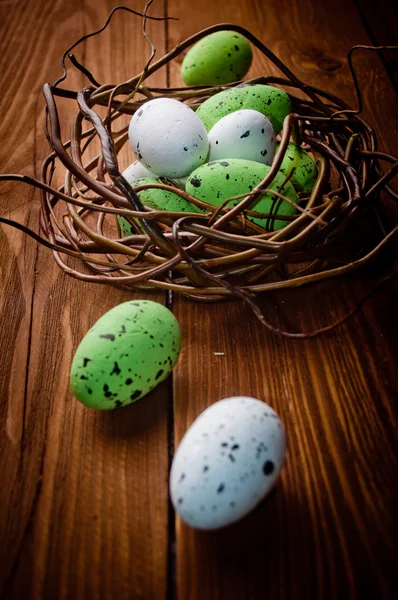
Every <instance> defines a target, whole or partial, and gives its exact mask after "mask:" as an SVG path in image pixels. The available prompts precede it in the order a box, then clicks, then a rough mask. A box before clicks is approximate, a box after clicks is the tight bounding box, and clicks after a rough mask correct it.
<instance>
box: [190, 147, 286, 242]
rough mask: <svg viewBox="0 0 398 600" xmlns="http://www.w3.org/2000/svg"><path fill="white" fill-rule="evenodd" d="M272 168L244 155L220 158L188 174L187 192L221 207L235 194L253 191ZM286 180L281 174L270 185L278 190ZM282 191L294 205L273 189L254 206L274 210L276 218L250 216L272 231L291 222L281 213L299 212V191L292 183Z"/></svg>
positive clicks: (260, 197)
mask: <svg viewBox="0 0 398 600" xmlns="http://www.w3.org/2000/svg"><path fill="white" fill-rule="evenodd" d="M269 170H270V167H269V166H267V165H264V164H261V163H258V162H254V161H251V160H244V159H241V158H231V159H226V160H216V161H213V162H209V163H207V164H205V165H202V166H201V167H199V168H198V169H196V170H195V171H194V172H193V173H191V175H190V176H189V177H188V181H187V185H186V191H187V192H188V193H189V194H191V195H192V196H194V197H195V198H198V199H199V200H203V201H204V202H207V203H208V204H212V205H213V206H219V205H220V204H221V203H222V202H223V201H224V200H226V199H227V198H230V197H231V196H237V195H240V194H248V193H249V192H251V191H252V190H253V189H254V188H255V187H256V186H257V185H258V184H259V183H260V182H261V181H262V180H263V179H264V177H265V176H266V175H267V173H268V172H269ZM284 179H285V176H284V175H283V174H281V173H278V174H277V175H276V177H275V178H274V180H273V181H272V183H271V184H270V185H268V188H269V189H273V190H276V191H278V190H279V188H280V186H282V184H283V181H284ZM280 193H281V194H283V195H284V196H286V197H287V198H288V199H289V200H291V201H292V202H293V203H294V204H293V206H292V205H291V204H289V203H288V202H286V201H283V200H281V199H280V198H277V197H276V196H274V195H273V194H272V193H271V192H267V193H263V194H261V195H260V196H259V198H258V199H257V200H255V201H254V202H252V204H251V205H250V209H251V210H255V211H258V212H263V213H267V214H270V213H272V217H264V218H260V217H251V216H248V217H247V218H248V219H250V220H251V221H253V222H254V223H256V224H257V225H260V227H264V228H265V229H267V230H268V231H274V230H276V229H281V228H282V227H284V226H285V225H287V223H288V221H284V220H281V219H277V218H275V217H276V216H277V215H287V216H291V215H294V214H295V213H296V207H295V203H296V202H297V194H296V192H295V189H294V187H293V186H292V184H291V183H290V182H287V183H286V184H285V185H284V186H283V188H282V189H281V190H280ZM240 201H241V200H232V201H231V202H230V203H228V205H229V206H234V205H236V204H238V203H239V202H240Z"/></svg>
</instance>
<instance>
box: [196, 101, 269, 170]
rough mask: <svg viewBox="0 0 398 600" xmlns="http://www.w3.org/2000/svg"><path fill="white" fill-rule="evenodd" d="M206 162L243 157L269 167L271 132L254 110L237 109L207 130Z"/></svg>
mask: <svg viewBox="0 0 398 600" xmlns="http://www.w3.org/2000/svg"><path fill="white" fill-rule="evenodd" d="M208 137H209V145H210V152H209V161H213V160H217V159H220V158H245V159H246V160H255V161H257V162H261V163H264V164H266V165H270V164H271V163H272V160H273V158H274V155H275V145H276V142H275V132H274V129H273V127H272V125H271V122H270V120H269V119H267V117H265V116H264V115H263V114H261V113H260V112H258V111H257V110H251V109H247V108H246V109H244V110H237V111H236V112H233V113H230V114H229V115H226V116H225V117H222V119H220V120H219V121H217V123H216V124H215V125H214V126H213V127H212V128H211V129H210V131H209V136H208Z"/></svg>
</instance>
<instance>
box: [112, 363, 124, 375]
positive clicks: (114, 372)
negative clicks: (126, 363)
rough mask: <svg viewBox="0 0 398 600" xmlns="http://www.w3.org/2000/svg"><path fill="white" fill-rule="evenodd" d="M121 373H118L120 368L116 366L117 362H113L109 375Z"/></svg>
mask: <svg viewBox="0 0 398 600" xmlns="http://www.w3.org/2000/svg"><path fill="white" fill-rule="evenodd" d="M120 373H121V371H120V367H119V365H118V363H117V362H115V364H114V365H113V369H112V371H111V373H110V374H111V375H120Z"/></svg>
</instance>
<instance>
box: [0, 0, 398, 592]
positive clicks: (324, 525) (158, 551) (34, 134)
mask: <svg viewBox="0 0 398 600" xmlns="http://www.w3.org/2000/svg"><path fill="white" fill-rule="evenodd" d="M116 4H117V0H84V1H83V0H79V1H78V0H69V1H68V2H66V0H54V1H52V2H47V1H46V0H35V1H33V0H31V2H28V1H24V0H0V22H1V23H2V33H1V36H0V61H1V63H0V85H1V88H0V102H1V104H0V107H1V108H0V115H1V119H0V130H1V133H0V139H1V143H0V170H1V172H3V173H5V172H22V173H27V174H36V175H37V174H38V173H39V172H40V166H41V161H42V159H43V158H44V156H45V155H46V153H47V143H46V140H45V135H44V128H43V106H44V100H43V97H42V94H41V87H42V84H43V83H44V82H46V81H50V82H53V81H54V80H55V79H56V78H57V77H58V76H59V74H60V57H61V55H62V52H63V51H64V50H65V49H66V47H67V46H68V45H69V44H71V43H72V42H73V41H75V40H76V39H77V38H78V37H79V36H81V35H83V34H84V33H87V32H90V31H92V30H94V29H97V28H98V27H99V26H101V25H102V23H103V22H104V21H105V18H106V16H107V14H108V13H109V11H110V10H111V8H113V7H114V6H115V5H116ZM126 4H128V6H130V7H132V8H136V9H139V10H142V9H143V5H144V2H139V1H138V0H131V1H128V0H126ZM393 4H394V3H393V2H392V0H391V2H389V1H387V0H382V1H381V2H378V3H377V4H376V3H375V2H370V1H369V0H333V1H330V2H319V0H305V1H304V0H289V1H288V0H267V1H266V2H265V1H261V0H229V2H228V3H224V2H215V1H210V0H201V1H200V2H195V3H193V2H186V1H185V0H164V1H163V0H162V1H155V2H154V4H153V6H152V7H151V9H150V10H151V12H150V14H152V15H158V16H162V15H165V14H168V15H171V16H177V17H179V19H180V20H179V21H169V22H168V23H167V24H166V23H165V22H160V23H155V22H150V23H149V26H148V31H149V34H150V36H151V38H152V40H153V42H154V43H155V45H156V47H157V49H158V55H159V56H161V55H162V54H163V53H164V52H165V50H166V49H171V48H172V47H173V46H174V45H175V44H176V43H178V42H180V41H182V40H183V39H185V38H186V37H187V36H188V35H190V34H192V33H194V32H196V31H198V30H199V29H202V28H203V27H205V26H209V25H211V24H214V23H217V22H222V21H224V22H225V21H230V22H233V23H237V24H241V25H243V26H245V27H247V28H248V29H250V30H251V31H252V32H253V33H254V34H255V35H257V36H258V37H259V38H260V39H261V40H263V41H264V42H265V43H266V44H267V45H269V46H270V47H271V49H272V50H273V51H274V52H276V54H277V55H279V57H280V58H281V59H282V60H283V61H285V62H286V64H287V65H288V66H289V67H290V68H291V69H292V70H293V71H294V72H295V73H297V75H298V76H299V77H300V78H302V79H304V80H306V81H308V82H310V83H312V84H314V85H316V86H319V87H322V88H325V89H327V90H329V91H331V92H335V93H337V94H338V95H340V96H341V97H342V98H343V99H344V100H346V101H347V102H349V103H352V104H353V105H355V104H356V100H355V94H354V89H353V85H352V82H351V79H350V74H349V69H348V66H347V62H346V54H347V52H348V50H349V49H350V47H351V46H352V45H354V44H369V43H374V44H383V43H384V44H386V43H387V44H392V43H397V41H398V36H397V34H396V25H397V14H396V11H395V10H394V8H393ZM140 26H141V25H140V20H139V19H138V18H136V17H133V16H127V15H126V14H117V15H116V16H115V18H114V20H113V24H112V26H111V27H110V29H109V30H108V31H107V32H105V33H104V34H103V35H102V36H101V37H100V38H95V39H92V40H90V41H88V42H87V43H85V44H84V45H83V46H82V48H81V49H80V50H78V51H77V56H78V58H79V60H81V62H83V64H85V65H87V66H88V68H90V70H91V71H92V72H93V73H94V74H95V76H96V77H97V78H98V79H99V80H100V81H101V82H106V81H113V82H115V83H116V82H118V81H121V80H124V79H126V78H127V77H129V76H131V75H133V74H135V73H137V72H138V71H139V70H140V69H141V68H142V65H143V61H144V57H145V56H147V52H148V49H147V47H146V46H145V45H144V43H143V41H142V37H141V33H140ZM354 60H355V66H356V70H357V72H358V77H359V82H360V86H361V90H362V93H363V97H364V104H365V109H364V115H365V117H366V118H367V119H368V120H369V121H370V123H371V124H372V125H373V126H374V127H375V129H376V131H377V133H378V135H379V139H380V148H381V149H384V150H386V151H389V152H392V153H395V154H396V155H397V154H398V120H397V113H398V110H397V109H398V103H397V96H396V89H397V87H398V76H397V64H398V54H397V53H395V54H394V53H393V52H385V53H383V55H382V56H379V55H377V54H376V53H366V52H363V51H361V52H359V53H358V54H357V55H356V56H355V59H354ZM70 71H71V75H70V80H69V86H70V87H72V88H74V89H79V88H81V87H83V86H84V85H85V83H86V82H85V81H84V79H83V77H82V75H81V74H79V73H76V72H73V71H74V70H73V67H71V68H70ZM271 72H272V73H274V72H275V71H274V69H273V68H272V67H270V65H269V64H268V62H267V61H266V60H265V59H264V58H263V57H261V56H259V55H258V54H257V53H256V55H255V60H254V63H253V66H252V68H251V71H250V75H253V76H254V75H260V74H268V73H271ZM153 81H154V82H156V83H157V84H159V85H166V84H168V83H169V84H170V85H178V84H180V83H181V80H180V75H179V63H178V62H176V63H175V64H174V65H172V66H171V68H170V69H169V70H168V71H166V70H164V71H161V72H159V73H157V74H156V75H155V77H154V80H153ZM60 112H61V115H62V125H63V137H64V139H67V138H68V137H69V131H68V128H69V123H70V118H71V114H72V112H71V107H70V102H62V101H61V102H60ZM123 160H125V166H127V162H128V157H127V154H126V155H125V157H124V159H123ZM38 209H39V195H38V193H36V192H34V191H33V190H32V189H31V188H29V187H26V186H24V185H21V184H15V183H2V184H0V213H1V214H2V215H3V216H8V217H10V218H13V219H16V220H19V221H20V222H21V223H25V224H27V225H28V226H29V227H31V228H33V229H35V230H37V229H38ZM392 214H393V211H391V205H390V204H389V203H387V202H386V205H385V214H384V219H385V222H386V225H387V227H390V228H391V226H392V223H391V221H392V218H393V217H392V216H391V215H392ZM396 250H397V244H396V243H394V242H391V243H390V244H389V245H388V247H386V248H385V250H384V251H383V252H382V253H381V254H380V256H379V258H378V259H377V260H376V261H374V262H373V263H372V264H371V265H369V267H367V268H366V269H363V270H362V271H360V272H357V273H355V274H353V275H351V276H349V277H347V278H345V279H344V280H334V281H331V282H327V283H323V284H321V285H317V286H313V287H312V288H308V289H307V288H302V289H300V290H297V291H294V292H293V291H291V292H283V293H282V292H278V293H270V294H268V295H267V296H266V297H265V298H264V309H265V311H266V314H267V316H268V318H269V319H270V320H271V321H272V322H273V323H274V324H279V325H281V324H283V325H284V326H285V327H287V328H292V329H297V330H300V329H310V328H313V327H316V326H321V325H326V324H328V323H329V322H330V321H331V320H334V319H336V318H338V317H339V316H341V315H343V314H344V313H345V312H346V311H347V310H348V309H349V308H351V306H352V305H353V304H354V303H355V301H356V300H358V299H359V298H360V297H361V296H362V295H363V294H364V293H365V292H366V291H367V290H368V289H370V288H371V287H372V286H373V285H374V284H375V283H376V282H377V281H378V279H379V278H380V277H382V276H383V275H385V274H386V273H388V272H391V270H392V269H394V268H395V269H396V268H397V262H398V261H397V260H396V258H395V256H396ZM0 286H1V295H0V336H1V341H0V348H1V350H0V400H1V401H0V598H1V600H11V599H12V600H14V599H18V600H19V599H23V600H27V599H31V598H34V599H36V598H37V599H40V598H44V599H73V600H74V599H76V600H80V599H84V600H91V599H93V600H96V599H118V600H127V599H141V600H152V599H154V600H162V599H166V598H167V599H170V600H171V599H174V598H178V599H179V600H199V599H200V600H226V599H231V600H247V599H248V600H257V599H259V600H260V599H266V598H270V599H277V598H278V599H298V600H310V599H317V600H318V599H319V600H321V599H322V600H325V599H336V600H337V599H339V600H344V599H346V598H350V599H351V598H353V599H354V598H358V599H362V598H372V599H374V600H378V599H390V598H393V597H395V596H394V590H396V583H397V582H396V581H395V573H396V572H397V554H396V539H397V535H396V534H397V528H396V524H397V521H396V518H395V509H396V506H397V495H396V490H397V463H396V460H395V455H394V451H395V450H396V444H395V442H396V421H395V420H394V403H395V401H396V399H397V389H398V377H397V365H396V356H397V345H398V344H397V329H398V328H397V317H396V311H397V285H396V283H394V282H391V283H390V284H389V285H387V286H384V287H383V288H380V289H379V290H378V291H377V292H376V293H375V294H374V295H373V296H372V298H371V299H370V300H368V301H367V302H366V304H365V305H363V307H362V309H361V310H360V311H359V312H358V313H357V314H356V315H355V316H354V317H353V318H352V319H351V320H350V321H349V322H347V324H345V325H343V326H342V327H340V328H339V329H338V330H336V331H335V332H334V333H332V334H329V335H326V336H323V337H319V338H316V339H313V340H307V341H286V340H281V339H279V338H277V337H275V336H273V335H272V334H270V333H269V332H267V331H265V330H263V329H260V327H259V325H258V323H257V322H256V320H255V318H254V317H253V315H252V314H251V313H250V311H249V310H248V309H247V308H246V307H245V306H242V305H241V304H240V303H238V302H230V303H222V304H218V305H204V304H196V303H194V302H190V301H187V300H185V299H183V298H178V297H174V299H173V311H174V313H175V315H176V317H177V318H178V320H179V322H180V324H181V327H182V330H183V350H182V353H181V356H180V359H179V362H178V365H177V367H176V368H175V370H174V373H173V376H172V379H171V378H170V380H169V381H167V382H164V383H163V384H162V385H161V386H160V387H159V388H158V389H157V390H156V391H155V392H153V393H152V394H151V395H150V396H148V397H147V398H145V399H143V400H141V401H140V402H138V403H137V404H136V405H134V406H131V407H129V408H126V409H123V410H120V411H116V412H113V413H107V414H104V413H100V412H95V411H91V410H88V409H86V408H84V407H83V406H82V405H80V404H79V403H77V402H76V401H75V399H74V398H73V397H72V394H71V392H70V390H69V385H68V375H69V368H70V362H71V358H72V356H73V353H74V350H75V349H76V347H77V345H78V343H79V341H80V339H81V338H82V336H83V335H84V334H85V332H86V331H87V329H88V328H89V327H90V326H91V325H92V324H93V323H94V322H95V321H96V320H97V319H98V318H99V317H100V316H101V315H102V314H103V313H104V312H105V311H106V310H108V309H110V308H111V307H113V306H115V305H116V304H118V303H120V302H122V301H125V300H127V299H129V298H133V297H141V298H142V297H143V293H135V292H131V293H129V292H127V291H122V290H118V289H111V288H110V287H106V286H96V287H92V286H90V285H89V284H86V283H81V282H77V281H75V280H73V279H71V278H69V277H68V276H66V275H63V274H61V272H60V271H59V270H58V268H57V267H56V265H55V263H54V262H53V259H52V256H51V254H50V252H49V251H48V250H46V249H43V248H39V247H38V246H37V244H36V243H35V242H34V241H33V240H32V239H30V238H27V237H25V236H24V235H23V234H22V233H20V232H18V231H15V230H13V229H11V228H9V227H7V226H5V225H4V226H1V227H0ZM151 298H153V299H155V300H158V301H160V302H165V300H166V298H165V295H164V294H162V293H158V294H152V295H151ZM219 352H222V353H224V354H223V355H222V356H219V355H215V353H219ZM232 394H246V395H252V396H254V397H257V398H261V399H263V400H265V401H267V402H269V403H270V404H271V405H272V406H273V407H274V408H275V409H276V410H277V411H278V412H279V413H280V415H281V417H282V419H283V420H284V422H285V425H286V429H287V436H288V455H287V460H286V466H285V468H284V470H283V473H282V477H281V481H280V483H279V485H278V486H277V488H276V490H275V491H274V492H273V493H272V494H271V496H270V497H269V498H268V499H267V500H266V501H265V502H264V503H263V504H262V505H261V506H260V507H259V508H258V509H257V510H256V511H255V512H254V513H253V514H251V515H250V516H249V517H247V518H246V519H244V520H243V521H241V522H240V523H238V524H236V525H234V526H231V527H229V528H226V529H224V530H221V531H219V532H208V533H204V532H201V533H200V532H196V531H194V530H192V529H189V528H188V527H186V526H184V525H183V524H182V523H181V522H180V520H179V519H178V518H177V519H176V518H175V515H174V513H173V511H172V510H171V509H170V506H169V501H168V470H169V466H170V462H171V459H172V455H173V452H174V448H176V447H177V445H178V443H179V440H180V439H181V437H182V435H183V434H184V432H185V431H186V429H187V427H188V426H189V425H190V424H191V423H192V421H193V420H194V419H195V418H196V417H197V416H198V415H199V413H200V412H201V411H202V410H204V409H205V408H206V407H207V406H209V405H210V404H212V403H213V402H215V401H217V400H219V399H221V398H224V397H227V396H228V395H232Z"/></svg>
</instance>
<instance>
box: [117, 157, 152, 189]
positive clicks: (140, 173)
mask: <svg viewBox="0 0 398 600" xmlns="http://www.w3.org/2000/svg"><path fill="white" fill-rule="evenodd" d="M122 175H123V177H124V178H125V179H126V181H127V182H128V183H130V184H131V183H134V182H135V181H137V179H139V178H140V177H156V175H155V174H154V173H151V171H149V170H148V169H147V168H146V167H145V166H144V165H143V164H142V163H140V161H139V160H136V161H135V162H133V163H132V164H131V165H129V166H128V167H127V169H125V170H124V171H123V173H122Z"/></svg>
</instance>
